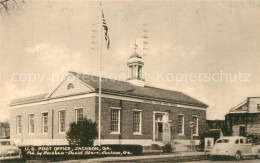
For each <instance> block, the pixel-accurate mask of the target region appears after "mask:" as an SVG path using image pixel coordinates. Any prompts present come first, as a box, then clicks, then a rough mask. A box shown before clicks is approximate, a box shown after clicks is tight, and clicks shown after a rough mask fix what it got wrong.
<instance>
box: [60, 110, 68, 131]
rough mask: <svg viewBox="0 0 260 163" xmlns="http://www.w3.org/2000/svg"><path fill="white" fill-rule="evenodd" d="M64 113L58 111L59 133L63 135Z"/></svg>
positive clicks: (63, 111)
mask: <svg viewBox="0 0 260 163" xmlns="http://www.w3.org/2000/svg"><path fill="white" fill-rule="evenodd" d="M65 121H66V111H65V110H62V111H59V133H65Z"/></svg>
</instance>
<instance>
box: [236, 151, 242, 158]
mask: <svg viewBox="0 0 260 163" xmlns="http://www.w3.org/2000/svg"><path fill="white" fill-rule="evenodd" d="M235 159H236V160H241V159H242V155H241V152H240V151H237V153H236V154H235Z"/></svg>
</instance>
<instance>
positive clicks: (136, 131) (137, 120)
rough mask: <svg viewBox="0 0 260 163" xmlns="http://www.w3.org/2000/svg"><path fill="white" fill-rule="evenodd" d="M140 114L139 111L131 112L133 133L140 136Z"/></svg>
mask: <svg viewBox="0 0 260 163" xmlns="http://www.w3.org/2000/svg"><path fill="white" fill-rule="evenodd" d="M141 118H142V112H141V111H136V110H135V111H133V133H134V134H141V133H142V122H141Z"/></svg>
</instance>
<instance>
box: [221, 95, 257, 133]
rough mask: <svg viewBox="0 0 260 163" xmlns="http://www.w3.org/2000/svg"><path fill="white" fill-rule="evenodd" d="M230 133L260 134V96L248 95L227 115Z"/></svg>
mask: <svg viewBox="0 0 260 163" xmlns="http://www.w3.org/2000/svg"><path fill="white" fill-rule="evenodd" d="M225 121H226V125H227V127H228V133H229V135H233V136H245V135H246V134H257V135H260V97H248V98H247V99H246V100H245V101H243V102H242V103H240V104H238V105H237V106H235V107H234V108H232V109H230V111H229V113H228V114H227V115H226V116H225Z"/></svg>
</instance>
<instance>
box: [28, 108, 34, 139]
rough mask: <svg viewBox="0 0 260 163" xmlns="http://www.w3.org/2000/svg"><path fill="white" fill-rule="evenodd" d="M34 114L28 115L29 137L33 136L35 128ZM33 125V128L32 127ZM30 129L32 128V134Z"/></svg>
mask: <svg viewBox="0 0 260 163" xmlns="http://www.w3.org/2000/svg"><path fill="white" fill-rule="evenodd" d="M31 116H33V118H32V119H31ZM31 120H33V124H31ZM34 124H35V123H34V114H33V113H29V114H28V134H29V135H33V134H34V129H35V127H34ZM32 125H33V126H32ZM31 127H33V132H32V130H31V129H32V128H31Z"/></svg>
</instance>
